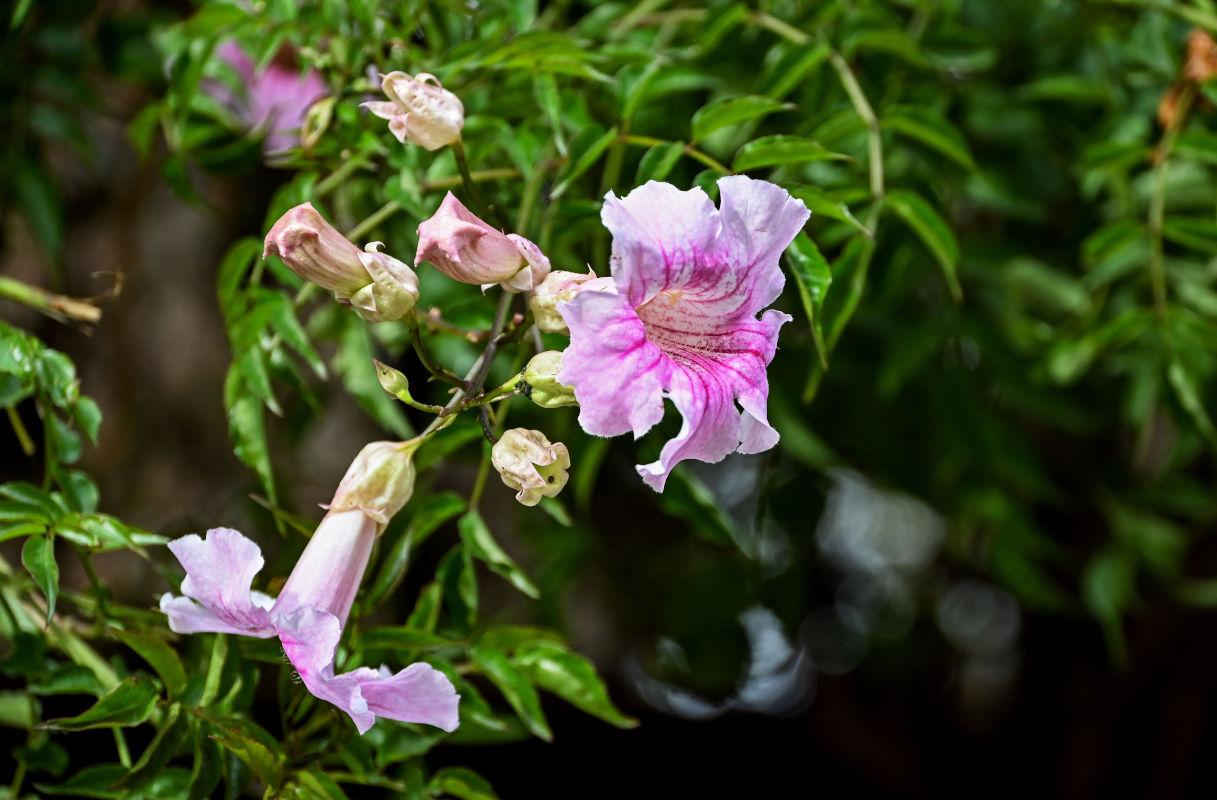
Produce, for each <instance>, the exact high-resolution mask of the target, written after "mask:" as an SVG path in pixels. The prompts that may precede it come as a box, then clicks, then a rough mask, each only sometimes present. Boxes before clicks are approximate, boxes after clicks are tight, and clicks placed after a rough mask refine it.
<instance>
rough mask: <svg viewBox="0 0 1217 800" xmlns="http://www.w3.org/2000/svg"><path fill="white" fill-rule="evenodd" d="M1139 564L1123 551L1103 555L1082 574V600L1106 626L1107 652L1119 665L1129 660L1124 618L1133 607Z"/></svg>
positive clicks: (1099, 555)
mask: <svg viewBox="0 0 1217 800" xmlns="http://www.w3.org/2000/svg"><path fill="white" fill-rule="evenodd" d="M1136 578H1137V567H1136V563H1135V562H1133V560H1132V559H1131V558H1130V557H1129V555H1128V554H1127V553H1125V552H1123V551H1121V550H1117V549H1107V550H1103V551H1100V552H1099V553H1098V554H1097V555H1095V557H1094V558H1092V559H1091V560H1090V562H1089V563H1088V564H1087V565H1086V569H1085V570H1084V571H1083V573H1082V600H1083V601H1084V602H1085V603H1086V608H1087V609H1089V610H1090V613H1091V614H1093V615H1094V616H1095V618H1096V619H1097V620H1098V621H1099V622H1100V623H1101V624H1102V625H1103V632H1104V633H1105V634H1106V636H1107V644H1108V648H1109V650H1110V651H1111V654H1112V657H1113V658H1115V659H1116V661H1117V662H1121V663H1122V662H1123V661H1124V660H1125V659H1126V654H1125V645H1124V631H1123V627H1122V624H1123V617H1124V614H1125V612H1126V611H1128V608H1129V606H1130V605H1131V604H1132V601H1133V597H1134V594H1135V583H1136Z"/></svg>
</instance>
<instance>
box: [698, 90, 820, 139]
mask: <svg viewBox="0 0 1217 800" xmlns="http://www.w3.org/2000/svg"><path fill="white" fill-rule="evenodd" d="M795 107H796V106H795V105H794V104H793V103H783V102H782V101H781V100H774V99H773V98H772V97H765V96H763V95H755V94H752V95H744V96H743V97H722V98H719V99H718V100H714V101H712V102H710V103H707V104H706V105H704V106H702V107H701V108H700V109H698V110H697V112H696V113H695V114H694V115H693V139H692V141H693V142H699V141H701V140H702V139H704V138H706V137H707V136H709V135H710V134H711V133H714V132H715V131H716V130H719V129H720V128H725V127H727V126H728V125H737V124H739V123H741V122H746V121H748V120H750V119H759V118H760V117H764V116H768V115H769V114H772V113H774V112H776V111H788V110H790V109H792V108H795Z"/></svg>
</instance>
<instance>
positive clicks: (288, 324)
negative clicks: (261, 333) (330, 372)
mask: <svg viewBox="0 0 1217 800" xmlns="http://www.w3.org/2000/svg"><path fill="white" fill-rule="evenodd" d="M266 294H267V295H269V296H270V297H271V298H274V299H272V300H270V325H271V328H273V329H274V331H275V333H277V334H279V336H280V337H282V338H283V341H285V342H287V344H288V346H289V347H291V348H292V349H293V350H295V351H296V352H297V353H299V354H300V357H301V358H303V359H304V360H305V362H306V363H307V364H308V365H309V367H310V368H311V369H312V370H313V372H314V373H315V374H316V375H317V377H318V378H321V379H322V380H325V378H326V369H325V362H324V361H322V360H321V356H319V355H317V351H316V350H314V349H313V343H312V342H310V341H309V338H308V334H307V333H305V332H304V328H303V326H301V325H300V321H299V320H298V319H296V311H295V309H294V308H292V301H291V300H288V299H287V298H286V297H285V296H283V295H282V294H280V293H279V292H267V293H266Z"/></svg>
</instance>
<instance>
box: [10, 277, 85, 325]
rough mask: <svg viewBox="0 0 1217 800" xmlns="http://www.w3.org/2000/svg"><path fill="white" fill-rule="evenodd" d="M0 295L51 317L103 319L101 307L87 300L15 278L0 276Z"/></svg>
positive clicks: (82, 320)
mask: <svg viewBox="0 0 1217 800" xmlns="http://www.w3.org/2000/svg"><path fill="white" fill-rule="evenodd" d="M0 297H3V298H6V299H8V300H12V301H13V302H16V303H21V304H22V305H27V306H29V307H30V308H33V309H36V310H37V311H41V312H42V313H43V314H46V315H47V316H49V317H67V318H68V319H74V320H78V321H80V322H87V323H90V324H92V323H95V322H97V321H98V320H100V319H101V309H100V308H98V307H97V306H95V305H93V304H92V303H90V302H89V301H87V300H78V299H76V298H74V297H68V296H66V295H62V294H56V293H55V292H51V291H47V290H46V289H41V288H39V287H37V286H30V285H29V284H28V283H23V282H22V281H19V280H16V279H14V278H6V277H3V276H0Z"/></svg>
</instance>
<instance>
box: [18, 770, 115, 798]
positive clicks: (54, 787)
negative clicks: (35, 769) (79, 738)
mask: <svg viewBox="0 0 1217 800" xmlns="http://www.w3.org/2000/svg"><path fill="white" fill-rule="evenodd" d="M126 774H127V768H126V767H124V766H123V765H122V764H94V765H92V766H89V767H85V768H84V769H82V770H81V771H80V772H77V773H76V774H75V775H73V776H72V777H70V778H68V779H67V780H66V781H64V782H62V783H52V784H45V783H36V784H34V788H36V789H37V790H38V791H40V792H42V793H44V794H64V795H68V796H71V797H101V798H114V797H123V796H124V795H126V794H127V792H125V791H123V790H121V789H112V788H110V787H111V786H113V785H114V784H115V783H117V782H118V781H120V780H122V779H123V777H124V776H125V775H126Z"/></svg>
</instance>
